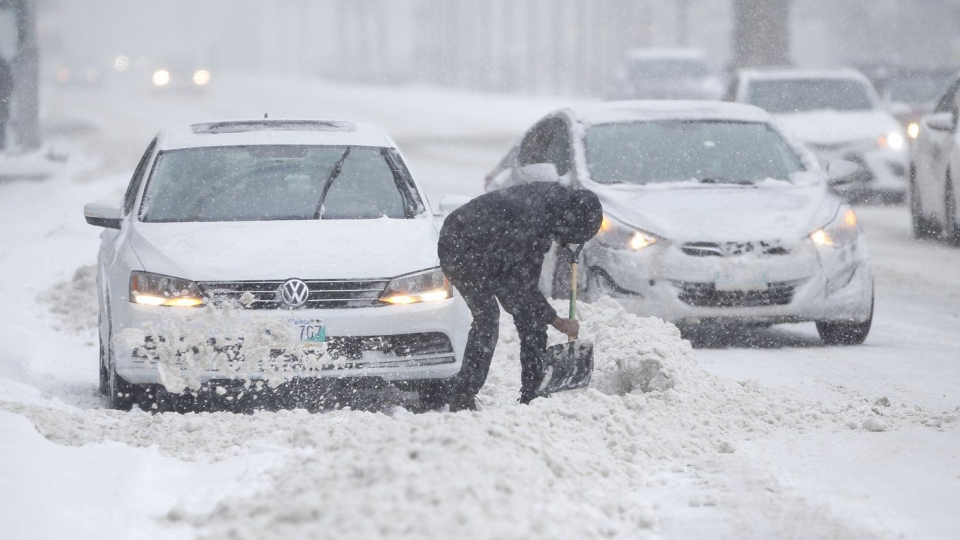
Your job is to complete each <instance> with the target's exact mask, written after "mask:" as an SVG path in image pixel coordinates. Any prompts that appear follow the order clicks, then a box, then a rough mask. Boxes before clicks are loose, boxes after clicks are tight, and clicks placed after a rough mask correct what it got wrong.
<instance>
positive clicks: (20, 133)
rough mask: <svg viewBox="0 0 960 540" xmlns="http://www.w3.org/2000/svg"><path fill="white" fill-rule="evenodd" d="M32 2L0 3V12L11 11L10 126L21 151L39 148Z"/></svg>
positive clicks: (9, 0)
mask: <svg viewBox="0 0 960 540" xmlns="http://www.w3.org/2000/svg"><path fill="white" fill-rule="evenodd" d="M36 9H37V6H36V3H35V2H34V0H0V11H11V12H12V14H13V18H14V21H15V24H16V31H17V40H16V51H15V52H14V55H13V59H12V62H11V66H10V67H11V71H12V72H13V81H14V89H13V92H14V99H13V107H12V110H11V111H10V112H11V113H12V114H11V116H12V118H11V120H12V122H11V126H12V128H13V133H14V135H15V137H16V141H17V145H18V146H19V147H20V148H21V149H23V150H35V149H37V148H39V147H40V117H39V101H40V98H39V82H40V81H39V60H40V53H39V50H38V47H37V13H36Z"/></svg>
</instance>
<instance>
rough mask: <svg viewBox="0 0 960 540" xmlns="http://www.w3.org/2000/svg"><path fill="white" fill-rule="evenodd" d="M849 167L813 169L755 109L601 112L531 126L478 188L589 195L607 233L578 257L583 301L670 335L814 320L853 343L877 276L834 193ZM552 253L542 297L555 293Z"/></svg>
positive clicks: (572, 112) (833, 340)
mask: <svg viewBox="0 0 960 540" xmlns="http://www.w3.org/2000/svg"><path fill="white" fill-rule="evenodd" d="M858 169H859V168H858V167H857V166H856V165H855V164H853V163H850V162H846V161H842V160H837V161H834V162H832V163H830V164H829V165H828V168H827V171H826V172H822V171H821V170H820V167H819V166H818V164H817V161H816V159H815V158H814V157H813V156H812V155H811V154H810V153H809V152H808V151H807V150H806V149H804V148H803V147H802V146H801V145H799V144H794V143H793V142H792V141H791V139H790V138H789V137H788V136H787V135H785V134H784V133H783V132H781V130H780V128H779V127H778V125H777V123H776V122H775V120H774V119H773V118H772V117H771V116H770V115H769V114H768V113H766V112H764V111H763V110H761V109H759V108H757V107H753V106H749V105H742V104H734V103H721V102H694V101H689V102H682V101H677V102H670V101H662V102H656V101H646V102H644V101H636V102H610V103H604V104H596V105H585V106H580V107H575V108H566V109H560V110H558V111H555V112H553V113H551V114H550V115H548V116H546V117H545V118H544V119H542V120H541V121H539V122H538V123H537V124H536V125H534V126H533V127H532V128H531V129H530V130H529V131H528V132H527V133H526V135H524V137H523V138H522V139H521V140H520V142H519V143H518V144H517V145H516V146H515V147H514V148H513V149H512V150H511V151H510V153H508V154H507V156H506V157H505V158H504V159H503V160H502V161H501V163H500V164H499V165H498V166H497V168H496V169H494V170H493V171H492V172H491V173H490V174H489V175H488V176H487V184H486V189H487V190H488V191H489V190H492V189H499V188H501V187H506V186H509V185H514V184H517V183H520V182H529V181H536V180H544V181H555V182H563V183H565V184H568V185H571V186H575V187H577V188H583V189H589V190H591V191H593V192H595V193H596V194H597V195H598V196H599V197H600V200H601V202H602V203H603V207H604V215H605V219H604V223H603V225H602V226H601V229H600V232H599V233H598V235H597V237H596V238H595V239H594V240H591V241H590V242H589V243H588V244H587V245H586V246H585V247H584V250H583V255H582V257H583V259H582V260H581V265H580V268H581V273H580V279H581V280H582V281H580V282H579V286H580V287H582V293H581V294H582V295H583V298H585V299H588V300H589V299H597V298H599V297H601V296H609V297H611V298H613V299H615V300H616V301H617V302H619V303H620V304H622V305H623V306H624V307H625V308H626V309H627V310H629V311H631V312H633V313H636V314H639V315H644V316H656V317H660V318H662V319H664V320H667V321H671V322H674V323H677V324H678V325H681V326H684V325H698V324H725V323H750V324H759V325H769V324H776V323H788V322H802V321H815V322H816V325H817V329H818V330H819V332H820V336H821V337H822V338H823V340H824V341H825V342H827V343H830V344H859V343H861V342H863V340H864V339H865V338H866V336H867V333H868V332H869V330H870V324H871V320H872V318H873V279H872V277H871V270H870V261H869V259H868V256H867V248H866V241H865V238H864V234H863V232H862V231H861V228H860V226H859V225H858V223H857V215H856V214H855V213H854V211H853V209H851V208H850V206H848V205H847V204H846V203H845V202H844V201H842V200H841V199H839V198H838V197H837V196H836V195H834V194H833V193H832V192H831V191H830V190H829V189H828V184H829V183H830V182H841V181H845V180H848V179H849V177H850V176H852V175H854V174H856V172H857V171H858ZM564 253H565V251H561V250H559V249H555V250H553V251H551V254H550V255H549V256H548V257H547V261H546V263H545V264H544V273H543V275H542V278H541V286H542V288H543V289H544V291H545V292H547V293H551V294H553V295H554V296H562V295H563V294H564V293H565V291H567V290H568V282H569V279H570V278H569V270H568V268H569V265H568V261H565V260H564V258H563V254H564Z"/></svg>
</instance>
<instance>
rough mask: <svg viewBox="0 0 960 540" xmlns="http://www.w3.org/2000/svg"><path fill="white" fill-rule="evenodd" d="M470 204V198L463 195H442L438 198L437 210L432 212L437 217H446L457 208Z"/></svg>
mask: <svg viewBox="0 0 960 540" xmlns="http://www.w3.org/2000/svg"><path fill="white" fill-rule="evenodd" d="M468 202H470V197H464V196H463V195H443V196H441V197H440V203H439V204H437V210H436V212H434V214H435V215H437V216H447V215H449V214H450V212H453V211H454V210H456V209H457V208H460V207H461V206H463V205H465V204H467V203H468Z"/></svg>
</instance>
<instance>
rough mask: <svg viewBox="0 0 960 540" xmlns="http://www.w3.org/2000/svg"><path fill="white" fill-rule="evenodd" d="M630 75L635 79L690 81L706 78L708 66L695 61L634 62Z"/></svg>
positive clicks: (645, 60) (638, 60) (631, 65)
mask: <svg viewBox="0 0 960 540" xmlns="http://www.w3.org/2000/svg"><path fill="white" fill-rule="evenodd" d="M630 75H631V76H632V77H633V78H635V79H689V78H697V77H705V76H706V75H707V66H706V65H705V64H704V63H703V62H702V61H700V60H695V59H679V58H678V59H661V60H647V59H644V60H640V59H637V60H634V61H633V62H631V64H630Z"/></svg>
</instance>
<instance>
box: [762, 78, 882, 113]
mask: <svg viewBox="0 0 960 540" xmlns="http://www.w3.org/2000/svg"><path fill="white" fill-rule="evenodd" d="M747 103H750V104H751V105H756V106H758V107H760V108H762V109H766V110H767V111H769V112H771V113H774V114H776V113H792V112H804V111H821V110H834V111H867V110H871V109H873V108H874V104H873V101H872V100H871V99H870V95H869V94H868V93H867V90H866V88H865V87H864V85H863V84H862V83H861V82H860V81H856V80H852V79H831V78H824V79H780V80H777V79H771V80H757V81H752V82H751V83H750V88H749V94H748V96H747Z"/></svg>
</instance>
